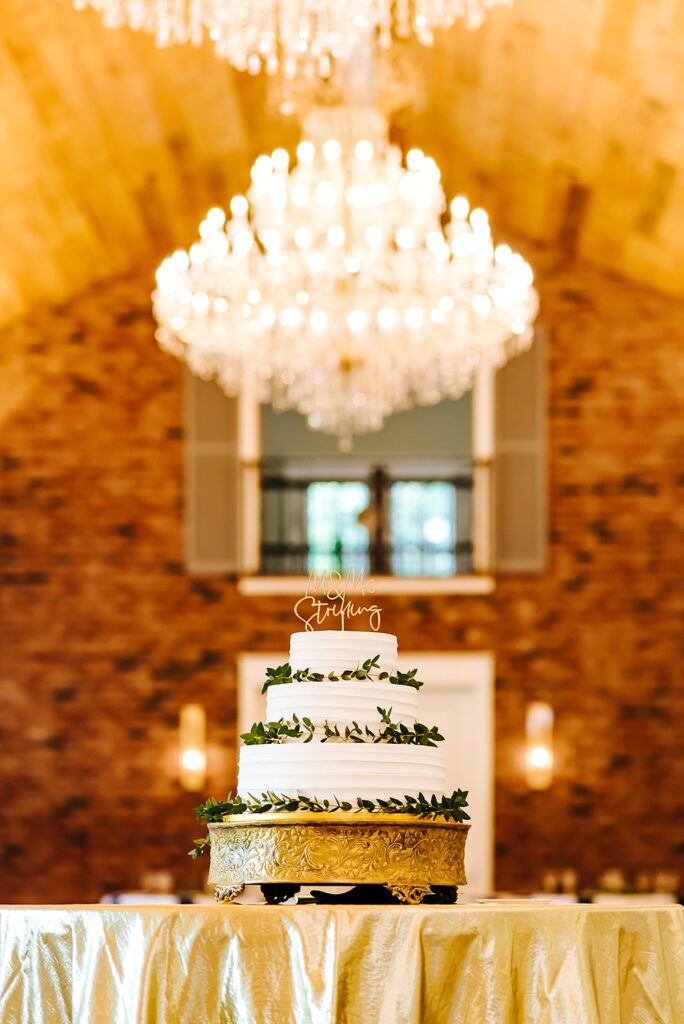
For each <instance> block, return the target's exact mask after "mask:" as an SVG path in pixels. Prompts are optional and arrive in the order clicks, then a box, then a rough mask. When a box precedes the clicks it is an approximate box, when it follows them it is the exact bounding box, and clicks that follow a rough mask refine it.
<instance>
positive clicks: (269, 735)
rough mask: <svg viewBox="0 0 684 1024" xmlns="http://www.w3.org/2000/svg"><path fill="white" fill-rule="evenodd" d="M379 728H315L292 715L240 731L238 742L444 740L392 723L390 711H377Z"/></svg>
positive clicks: (433, 731)
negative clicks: (318, 739) (316, 735)
mask: <svg viewBox="0 0 684 1024" xmlns="http://www.w3.org/2000/svg"><path fill="white" fill-rule="evenodd" d="M377 711H378V714H379V715H380V724H381V728H380V729H378V730H377V731H376V730H373V729H371V728H370V726H368V725H366V726H364V728H363V729H362V728H361V726H360V725H359V723H358V722H352V723H351V724H350V725H345V726H344V727H342V728H341V727H340V725H339V724H338V723H337V722H332V723H331V722H328V721H325V722H322V723H320V724H319V725H318V726H317V725H316V724H315V723H314V722H312V721H311V719H310V718H307V717H306V715H305V716H304V717H302V718H301V719H300V718H299V717H298V716H297V715H293V716H292V718H291V719H286V718H279V719H278V721H277V722H255V723H254V725H253V726H252V728H251V729H250V730H249V732H243V733H242V734H241V736H240V739H241V740H243V742H244V744H245V746H247V747H255V746H261V745H264V744H269V743H286V742H287V741H288V739H293V740H298V739H303V742H304V743H311V741H312V740H313V738H314V735H315V734H316V732H318V733H320V734H321V736H322V738H321V743H326V742H328V741H330V740H332V741H333V742H338V743H408V744H412V745H414V746H419V747H434V746H436V745H437V743H441V742H442V741H443V739H444V737H443V736H442V734H441V733H440V732H439V730H438V728H437V726H436V725H433V726H432V727H430V726H427V725H423V723H422V722H415V723H414V724H413V725H412V726H408V725H405V724H404V722H393V721H392V708H389V709H386V708H380V707H379V708H378V709H377Z"/></svg>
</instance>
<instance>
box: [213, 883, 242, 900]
mask: <svg viewBox="0 0 684 1024" xmlns="http://www.w3.org/2000/svg"><path fill="white" fill-rule="evenodd" d="M244 891H245V887H244V885H217V886H216V888H215V889H214V893H215V896H216V902H217V903H232V902H233V900H235V899H237V897H238V896H241V895H242V893H243V892H244Z"/></svg>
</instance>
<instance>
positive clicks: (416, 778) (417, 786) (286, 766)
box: [238, 741, 446, 803]
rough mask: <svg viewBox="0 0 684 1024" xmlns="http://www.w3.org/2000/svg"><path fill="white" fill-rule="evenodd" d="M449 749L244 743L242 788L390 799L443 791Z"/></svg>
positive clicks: (326, 796)
mask: <svg viewBox="0 0 684 1024" xmlns="http://www.w3.org/2000/svg"><path fill="white" fill-rule="evenodd" d="M445 791H446V779H445V768H444V754H443V753H442V751H441V750H439V749H438V748H436V747H427V746H416V745H412V744H405V743H335V742H332V743H320V742H316V741H314V742H313V743H301V742H295V743H292V742H291V743H273V744H261V745H255V746H244V747H241V748H240V764H239V772H238V793H239V794H240V795H241V796H248V795H250V794H251V795H253V796H261V794H263V793H268V792H273V793H277V794H279V795H282V796H293V797H294V796H305V797H315V798H316V799H318V800H331V799H333V798H335V797H337V798H338V799H339V800H349V801H350V802H352V803H354V802H355V801H356V800H357V798H358V797H361V798H363V799H367V800H375V799H377V798H380V799H381V800H387V799H389V798H390V797H398V798H399V799H402V798H403V797H404V796H418V794H419V793H423V794H425V795H426V796H431V795H432V794H433V793H435V794H437V796H443V795H444V793H445Z"/></svg>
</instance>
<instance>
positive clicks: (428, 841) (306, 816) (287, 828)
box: [209, 811, 470, 904]
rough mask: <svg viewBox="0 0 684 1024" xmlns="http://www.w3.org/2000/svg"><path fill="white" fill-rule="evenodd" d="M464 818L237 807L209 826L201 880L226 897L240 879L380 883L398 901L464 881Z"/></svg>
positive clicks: (419, 899) (241, 886)
mask: <svg viewBox="0 0 684 1024" xmlns="http://www.w3.org/2000/svg"><path fill="white" fill-rule="evenodd" d="M469 828H470V826H469V825H464V824H460V823H458V822H453V821H445V820H444V819H443V818H435V819H429V818H417V817H415V816H414V815H411V814H380V813H377V814H376V813H371V812H359V813H358V814H354V813H349V814H345V813H342V812H335V813H319V814H316V813H313V812H309V811H295V812H292V813H287V812H278V813H273V814H239V815H232V816H228V817H226V819H225V820H224V821H220V822H215V823H213V824H211V825H209V833H210V836H211V868H210V871H209V882H210V883H213V884H214V885H215V886H216V898H217V899H218V900H219V901H220V902H230V901H231V900H233V899H235V897H236V896H238V895H239V894H240V892H242V890H243V889H244V886H245V885H247V884H256V885H259V884H261V885H264V884H273V883H282V884H292V885H384V886H386V888H387V889H389V891H390V892H391V893H392V894H393V895H394V896H396V897H397V898H398V899H399V900H400V901H401V902H402V903H413V904H415V903H421V902H422V900H423V899H424V898H425V896H427V895H428V894H429V893H430V891H431V886H433V885H434V886H454V887H456V886H459V885H464V884H465V882H466V876H465V868H464V854H465V843H466V837H467V835H468V829H469Z"/></svg>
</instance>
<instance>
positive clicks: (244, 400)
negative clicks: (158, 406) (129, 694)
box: [186, 328, 548, 593]
mask: <svg viewBox="0 0 684 1024" xmlns="http://www.w3.org/2000/svg"><path fill="white" fill-rule="evenodd" d="M545 351H546V333H545V332H544V330H543V328H538V329H537V332H536V340H535V343H534V345H533V346H532V348H531V350H530V351H529V352H526V353H524V354H523V355H519V356H517V357H516V358H515V359H513V360H511V362H510V363H509V364H507V365H506V366H504V367H503V368H502V369H500V370H499V371H498V372H497V373H496V375H494V374H493V372H492V369H491V367H487V366H483V368H482V371H481V372H480V373H479V374H478V379H477V382H476V387H475V388H474V389H473V391H472V392H467V393H466V394H465V395H463V397H462V398H460V399H458V400H457V401H452V402H443V403H440V405H437V406H430V407H427V408H420V407H418V408H415V409H411V410H408V411H406V412H404V413H398V414H397V415H395V416H391V417H390V418H389V419H388V420H387V422H386V424H385V426H384V427H383V429H382V431H380V432H378V433H375V434H368V435H363V436H361V437H359V438H358V439H355V442H354V451H353V453H352V455H351V456H349V455H341V453H340V452H339V451H337V448H336V445H335V440H334V438H330V437H327V436H326V435H322V434H316V433H314V432H313V431H311V430H309V429H308V428H307V426H306V423H305V421H304V419H303V418H302V417H301V416H297V415H296V414H295V413H282V414H277V413H275V412H274V411H273V410H272V409H270V408H263V407H260V406H259V404H258V403H257V402H256V401H255V400H254V399H253V397H252V396H250V395H249V394H244V395H242V396H241V398H240V400H239V401H236V400H229V399H226V398H225V396H223V395H222V394H221V392H220V391H219V389H218V388H217V387H216V385H215V384H213V383H205V382H204V381H202V380H200V379H199V378H196V377H193V376H192V375H191V374H190V373H188V374H187V375H186V376H187V384H188V401H187V440H186V467H187V470H186V482H187V489H186V510H187V524H186V564H187V567H188V570H189V571H190V572H197V573H233V574H235V575H237V576H238V578H239V580H240V584H239V585H240V589H241V590H242V591H243V592H245V593H248V592H249V593H296V592H298V589H297V588H299V586H300V585H301V580H296V579H294V578H293V577H296V576H304V575H306V574H307V572H308V571H309V566H310V565H312V566H315V567H318V566H321V565H322V564H323V562H324V561H325V560H326V559H328V560H332V561H333V563H338V562H340V561H341V562H342V565H343V567H344V566H349V567H351V566H362V565H365V564H367V565H368V569H369V572H371V573H372V574H373V575H374V576H376V577H379V578H380V582H379V584H378V585H379V587H380V588H381V589H382V592H384V593H392V592H397V593H399V592H401V593H408V592H410V593H423V592H427V591H428V590H429V591H430V592H437V591H438V592H440V593H466V592H467V593H488V592H489V590H491V588H492V587H493V581H492V576H491V572H492V570H493V568H494V567H496V570H497V572H517V573H519V572H541V571H543V569H544V567H545V564H546V536H547V532H548V512H547V500H546V497H547V477H546V456H545V434H546V399H545V377H546V368H545ZM333 495H334V497H332V496H333ZM361 495H363V496H364V500H363V501H362V499H361ZM352 496H353V497H352ZM348 502H349V504H347V503H348ZM366 560H367V561H366ZM421 576H424V577H425V579H424V581H423V584H422V586H423V587H425V588H427V589H426V590H421V589H420V587H421V579H420V577H421ZM260 577H262V578H261V579H260ZM393 577H399V578H398V579H395V580H394V581H393ZM435 577H437V579H436V580H435ZM288 578H289V579H288ZM430 578H433V580H434V582H433V583H430ZM435 588H437V589H436V590H435Z"/></svg>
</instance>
